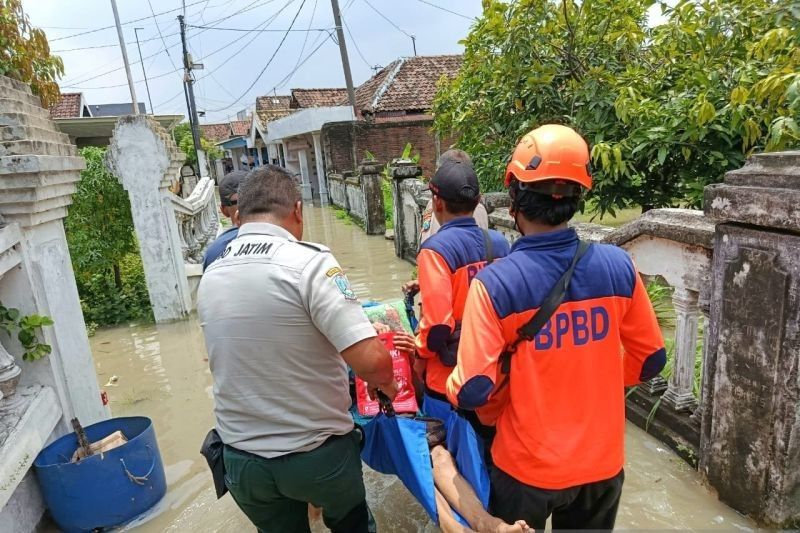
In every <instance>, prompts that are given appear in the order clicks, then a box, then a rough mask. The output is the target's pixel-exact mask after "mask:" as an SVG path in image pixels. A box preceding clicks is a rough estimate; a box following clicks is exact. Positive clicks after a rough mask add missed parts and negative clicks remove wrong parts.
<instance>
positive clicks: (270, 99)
mask: <svg viewBox="0 0 800 533" xmlns="http://www.w3.org/2000/svg"><path fill="white" fill-rule="evenodd" d="M291 101H292V97H291V96H259V97H258V98H256V114H257V115H258V119H259V120H260V121H261V124H264V125H266V124H267V122H269V121H270V120H275V119H276V118H280V117H284V116H286V115H288V114H289V113H291V110H290V109H289V104H290V103H291Z"/></svg>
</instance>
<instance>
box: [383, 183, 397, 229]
mask: <svg viewBox="0 0 800 533" xmlns="http://www.w3.org/2000/svg"><path fill="white" fill-rule="evenodd" d="M381 192H382V193H383V213H384V220H385V223H386V229H393V228H394V196H392V183H391V181H388V180H386V179H381Z"/></svg>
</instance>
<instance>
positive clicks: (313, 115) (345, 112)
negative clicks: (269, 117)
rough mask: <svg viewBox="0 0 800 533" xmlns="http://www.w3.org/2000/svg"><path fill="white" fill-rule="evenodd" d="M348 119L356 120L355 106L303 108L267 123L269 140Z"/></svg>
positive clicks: (291, 135) (318, 128)
mask: <svg viewBox="0 0 800 533" xmlns="http://www.w3.org/2000/svg"><path fill="white" fill-rule="evenodd" d="M348 120H355V117H354V116H353V108H352V107H350V106H338V107H311V108H308V109H301V110H300V111H296V112H294V113H292V114H291V115H288V116H285V117H283V118H280V119H278V120H273V121H271V122H270V123H269V124H268V125H267V142H277V141H280V140H281V139H288V138H289V137H295V136H298V135H304V134H306V133H311V132H312V131H320V130H321V129H322V126H323V125H325V124H327V123H328V122H346V121H348Z"/></svg>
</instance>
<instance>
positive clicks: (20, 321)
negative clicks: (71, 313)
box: [0, 303, 53, 361]
mask: <svg viewBox="0 0 800 533" xmlns="http://www.w3.org/2000/svg"><path fill="white" fill-rule="evenodd" d="M52 325H53V319H51V318H50V317H48V316H42V315H37V314H33V315H27V316H25V315H23V314H22V313H20V311H19V309H15V308H8V307H5V306H3V304H2V303H0V330H3V331H5V332H6V333H8V334H9V335H13V334H14V333H16V334H17V340H19V342H20V344H22V347H23V348H24V349H25V351H24V352H23V354H22V359H23V361H36V360H38V359H41V358H42V357H44V356H46V355H49V354H50V353H51V352H52V351H53V349H52V348H51V347H50V345H49V344H44V343H42V342H39V336H38V335H37V334H36V330H37V328H41V327H43V326H52Z"/></svg>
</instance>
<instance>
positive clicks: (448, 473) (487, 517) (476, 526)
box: [373, 322, 532, 533]
mask: <svg viewBox="0 0 800 533" xmlns="http://www.w3.org/2000/svg"><path fill="white" fill-rule="evenodd" d="M373 327H374V328H375V331H376V332H377V333H378V334H379V335H380V334H383V333H389V332H390V331H392V330H391V328H390V327H389V326H387V325H386V324H382V323H380V322H375V323H374V324H373ZM393 333H394V345H395V347H396V348H397V349H398V350H400V351H401V352H404V353H405V354H406V355H407V356H408V357H412V356H413V354H414V352H415V350H416V343H415V339H414V336H413V335H409V334H408V333H406V332H405V331H394V332H393ZM443 431H444V428H443V427H441V425H435V428H434V432H435V433H436V435H434V436H431V435H430V434H429V445H432V446H431V448H430V452H431V465H432V467H433V484H434V495H435V497H436V510H437V512H438V514H439V527H440V528H441V529H442V531H443V532H444V533H469V532H477V533H516V532H526V531H532V529H531V528H529V527H528V525H527V523H526V522H525V521H524V520H516V521H514V522H513V523H506V522H504V521H503V520H501V519H500V518H497V517H496V516H492V515H491V514H489V512H488V511H486V509H484V508H483V505H482V504H481V501H480V499H479V498H478V495H477V494H475V491H474V490H473V489H472V486H470V484H469V483H468V482H467V480H466V479H464V477H463V476H461V474H460V473H459V472H458V467H457V466H456V463H455V461H454V460H453V456H452V455H451V454H450V452H449V451H448V450H447V448H446V447H445V445H444V439H445V436H446V435H445V434H444V433H443ZM453 510H455V511H456V512H458V514H459V515H461V516H462V517H463V518H464V520H466V521H467V523H468V524H469V527H466V526H464V525H462V524H461V523H460V522H459V521H458V520H456V518H455V517H454V516H453Z"/></svg>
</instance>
